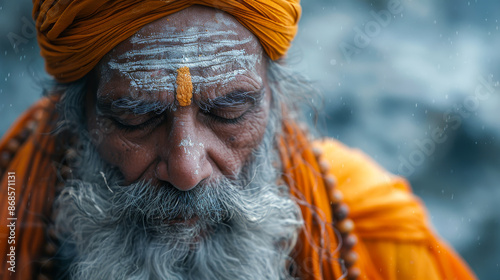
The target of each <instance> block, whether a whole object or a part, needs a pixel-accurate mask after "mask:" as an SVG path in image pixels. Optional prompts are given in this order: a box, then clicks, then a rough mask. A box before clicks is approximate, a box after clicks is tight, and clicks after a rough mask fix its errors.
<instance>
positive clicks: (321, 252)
mask: <svg viewBox="0 0 500 280" xmlns="http://www.w3.org/2000/svg"><path fill="white" fill-rule="evenodd" d="M54 107H55V106H54V102H53V101H51V100H48V99H46V98H44V99H42V100H41V101H39V102H38V103H37V104H36V105H35V106H33V107H32V108H31V109H29V110H28V112H27V113H25V115H24V116H23V117H21V119H20V120H19V121H18V122H17V123H16V124H15V125H14V126H13V128H12V129H11V130H10V131H9V132H8V133H7V134H6V135H5V137H4V139H2V141H0V153H2V152H4V151H5V149H6V146H7V143H8V141H9V140H10V139H12V138H15V137H16V135H18V134H19V133H20V131H21V130H23V128H24V127H25V126H26V124H27V123H28V122H29V121H30V120H31V119H33V118H34V115H37V114H39V113H40V112H41V113H42V115H41V118H40V120H39V121H38V127H37V129H36V130H35V132H33V133H32V135H31V136H30V137H29V138H28V139H27V140H26V141H25V142H24V143H23V145H22V146H21V147H20V148H19V149H18V151H17V153H16V154H15V155H14V157H13V158H12V160H11V162H10V163H9V165H8V167H7V168H6V169H5V170H4V171H5V173H4V174H0V175H1V182H2V189H1V190H0V199H1V200H2V201H7V197H6V196H7V191H6V188H5V186H7V182H6V180H7V176H6V175H7V172H9V171H10V172H15V173H16V197H17V202H16V205H17V212H16V217H17V219H18V220H17V221H18V227H17V228H16V250H17V251H16V273H14V274H13V275H11V277H10V278H12V279H31V278H33V277H34V276H36V275H37V274H38V272H39V271H37V269H38V268H37V266H36V263H35V260H36V259H37V258H38V256H39V253H40V251H41V248H42V246H43V245H44V240H45V239H44V238H45V234H44V226H45V225H44V223H43V221H44V219H46V217H49V216H50V208H51V206H52V202H53V199H54V195H55V193H54V192H55V186H56V184H57V177H56V170H57V168H56V167H57V164H56V162H57V160H58V159H57V158H54V154H57V153H56V152H54V151H55V149H56V146H57V145H56V144H55V142H56V139H55V138H54V137H53V136H52V135H51V134H48V132H50V131H52V130H53V129H54V127H55V123H54V120H55V114H54V110H55V109H54ZM283 129H284V133H283V135H282V137H281V139H280V144H279V151H280V156H281V161H282V164H283V172H284V175H283V178H284V180H285V181H286V182H287V184H288V185H289V186H290V190H291V193H292V194H293V196H294V197H295V200H296V201H297V203H299V206H300V208H301V211H302V215H303V218H304V222H305V227H304V229H303V230H302V232H301V234H300V237H299V241H298V244H297V246H296V248H295V249H294V252H293V258H294V261H295V264H296V267H297V268H298V271H297V274H298V275H299V276H300V278H301V279H314V280H316V279H328V280H330V279H340V278H341V277H342V269H341V267H340V264H339V261H338V252H337V247H338V241H337V239H336V236H335V234H334V231H333V227H332V226H331V221H332V218H331V214H332V213H331V210H330V205H329V201H328V196H327V195H326V189H325V186H324V183H323V179H322V176H323V175H322V173H321V172H320V171H319V170H320V169H319V166H318V162H317V159H316V157H315V156H314V154H313V152H312V147H317V148H319V149H321V150H322V151H323V153H322V154H323V155H322V156H321V159H322V160H325V161H327V162H328V163H330V169H329V170H328V172H327V173H328V174H329V175H333V176H335V177H336V178H337V180H338V184H337V188H338V189H340V190H341V191H342V192H343V194H344V202H345V203H346V204H347V205H348V206H349V208H350V218H351V219H352V220H353V221H354V223H355V229H354V233H355V234H356V235H357V236H358V238H359V243H358V244H357V245H356V246H355V247H354V250H355V251H356V252H357V253H358V254H359V256H360V259H359V260H358V262H357V264H356V266H357V267H359V268H360V270H361V273H362V274H361V278H360V279H381V280H382V279H383V280H395V279H430V280H438V279H458V280H469V279H475V276H474V274H473V273H472V272H471V271H470V270H469V268H468V267H467V265H466V264H465V263H463V261H462V260H461V259H460V257H459V256H458V255H456V253H454V252H453V250H452V249H451V248H449V247H448V246H447V245H446V244H445V243H444V242H442V241H441V240H440V239H439V238H438V237H436V235H435V234H434V233H433V232H432V230H431V229H430V225H429V224H428V223H427V219H426V214H425V211H424V208H423V206H422V204H421V202H420V201H419V200H418V199H417V198H415V197H414V196H413V195H412V194H411V191H410V188H409V186H408V184H407V182H406V181H405V180H403V179H401V178H398V177H394V176H393V175H390V174H388V173H387V172H385V171H384V170H382V169H381V168H379V167H378V166H377V165H376V164H374V163H373V162H372V161H371V160H370V159H368V158H367V157H366V156H364V155H363V154H362V153H360V152H358V151H353V150H350V149H349V148H347V147H345V146H343V145H342V144H340V143H339V142H337V141H334V140H331V139H328V140H324V141H315V142H312V143H311V142H310V141H309V140H308V139H307V138H306V136H305V135H304V134H303V133H302V132H301V130H300V129H298V127H297V126H296V125H295V124H294V123H293V122H287V121H285V122H284V123H283ZM4 205H5V204H4ZM8 217H10V216H9V214H8V212H7V207H6V206H4V207H3V208H2V209H0V219H1V220H2V221H6V220H7V218H8ZM8 234H9V233H8V231H7V229H6V227H2V229H1V231H0V246H1V247H0V254H1V255H0V261H2V264H1V269H0V278H1V279H8V276H9V272H8V270H7V267H8V263H7V259H6V258H7V253H8V252H9V247H8V243H7V238H8Z"/></svg>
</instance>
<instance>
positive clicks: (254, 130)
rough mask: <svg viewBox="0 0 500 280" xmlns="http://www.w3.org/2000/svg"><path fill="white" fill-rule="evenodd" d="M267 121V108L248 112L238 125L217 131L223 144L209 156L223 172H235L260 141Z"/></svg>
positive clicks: (248, 157) (227, 173)
mask: <svg viewBox="0 0 500 280" xmlns="http://www.w3.org/2000/svg"><path fill="white" fill-rule="evenodd" d="M267 122H268V112H267V108H260V109H257V110H256V111H255V112H253V113H251V114H249V116H248V118H247V119H246V120H245V121H244V122H243V123H242V124H241V125H240V126H237V127H234V128H227V129H225V130H224V131H223V132H218V133H217V134H218V137H219V139H220V140H221V141H222V142H224V144H220V147H221V148H219V149H217V151H218V152H217V153H216V154H215V153H214V154H212V155H211V158H212V159H214V161H216V162H217V163H218V164H217V165H218V167H219V168H220V169H221V172H222V173H223V174H225V175H229V174H235V172H236V173H238V172H239V171H240V170H241V168H243V166H244V165H245V164H246V163H247V162H248V160H249V159H250V156H251V153H252V152H253V151H254V150H255V149H257V148H258V146H259V145H260V143H261V142H262V138H263V137H264V134H265V131H266V125H267Z"/></svg>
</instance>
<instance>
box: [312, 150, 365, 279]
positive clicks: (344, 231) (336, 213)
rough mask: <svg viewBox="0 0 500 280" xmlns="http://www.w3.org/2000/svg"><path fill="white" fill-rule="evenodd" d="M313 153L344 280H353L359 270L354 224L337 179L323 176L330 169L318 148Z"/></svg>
mask: <svg viewBox="0 0 500 280" xmlns="http://www.w3.org/2000/svg"><path fill="white" fill-rule="evenodd" d="M313 153H314V155H315V157H316V160H317V161H318V163H319V167H320V170H321V173H322V178H323V180H324V183H325V186H326V187H327V189H328V190H327V192H328V199H329V200H330V206H331V208H332V216H333V217H332V218H333V226H334V228H335V229H336V232H338V233H340V236H339V242H340V244H341V248H340V258H341V264H342V265H343V266H345V268H346V270H347V271H346V272H344V275H346V279H349V280H355V279H357V278H358V277H359V276H360V274H361V270H360V269H359V268H358V267H356V266H355V264H356V262H357V260H358V258H359V256H358V254H357V253H356V252H355V251H354V250H353V247H354V246H355V245H356V244H357V243H358V237H357V236H356V235H355V234H354V233H353V230H354V222H353V220H351V219H349V218H348V216H349V207H348V206H347V204H346V203H344V202H342V200H343V198H344V196H343V194H342V192H341V191H340V190H338V189H337V188H335V186H336V185H337V179H336V178H335V177H334V176H332V175H325V174H327V173H328V170H329V169H330V165H329V164H328V162H326V161H324V160H322V159H321V156H322V151H321V150H320V149H318V148H313Z"/></svg>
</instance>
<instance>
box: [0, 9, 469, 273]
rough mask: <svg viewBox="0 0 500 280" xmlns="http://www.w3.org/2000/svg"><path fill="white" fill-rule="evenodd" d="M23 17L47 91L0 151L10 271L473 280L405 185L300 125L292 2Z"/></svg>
mask: <svg viewBox="0 0 500 280" xmlns="http://www.w3.org/2000/svg"><path fill="white" fill-rule="evenodd" d="M33 15H34V17H35V20H36V23H37V28H38V39H39V43H40V46H41V49H42V56H43V57H44V58H45V59H46V66H47V71H48V72H49V73H50V74H52V75H53V76H54V78H55V79H56V81H57V82H58V83H57V84H56V85H51V87H50V89H49V90H48V92H47V97H45V98H44V99H42V100H41V101H40V102H38V103H37V104H36V105H35V106H33V107H32V108H31V109H30V110H29V111H28V112H27V113H26V114H25V115H24V116H23V117H21V119H20V120H19V121H18V123H17V124H16V125H15V126H13V128H12V129H11V130H10V131H9V132H8V133H7V134H6V136H5V137H4V139H3V140H2V142H1V143H0V151H1V152H2V154H1V156H2V162H1V164H2V165H1V168H2V170H1V171H2V174H3V179H2V184H3V186H7V185H8V186H9V189H8V190H7V188H3V189H2V192H1V195H2V199H4V201H9V207H7V206H5V207H3V208H4V209H2V210H1V211H2V212H1V213H2V219H3V220H4V221H5V220H9V221H13V223H14V226H13V227H12V228H7V229H5V228H4V229H3V231H2V244H3V246H4V251H5V253H4V254H3V258H4V259H3V260H4V261H3V262H2V264H3V267H4V269H2V271H1V272H0V273H2V274H3V275H4V276H5V277H8V276H10V277H12V278H17V279H28V278H36V277H42V278H43V277H45V278H70V279H292V278H293V279H296V278H298V279H341V278H345V277H347V278H348V279H356V278H360V279H363V278H364V279H473V278H474V276H473V274H472V273H471V272H470V271H469V270H468V268H467V266H466V265H465V264H464V263H463V262H462V261H461V260H460V259H459V257H458V256H456V255H455V253H454V252H453V251H452V250H451V249H450V248H448V247H447V246H446V245H445V244H443V243H442V242H441V241H439V240H438V239H437V238H436V237H435V235H434V234H433V233H432V231H431V230H430V229H429V225H428V223H427V221H426V218H425V213H424V210H423V208H422V206H421V205H420V203H419V201H418V200H417V199H416V198H415V197H413V196H412V195H411V193H410V190H409V187H408V186H407V183H406V182H405V181H404V180H403V179H401V178H397V177H394V176H392V175H390V174H388V173H387V172H385V171H383V170H381V169H380V168H379V167H377V166H376V165H375V164H374V163H372V162H371V161H370V160H368V159H367V158H366V157H365V156H364V155H362V154H361V153H360V152H357V151H352V150H349V149H348V148H346V147H344V146H343V145H341V144H340V143H338V142H335V141H333V140H329V139H324V140H313V139H312V136H311V135H308V133H307V132H305V131H304V129H301V128H299V127H300V126H299V125H297V124H298V123H299V121H300V116H301V114H300V111H299V110H298V109H297V106H296V104H297V103H298V102H300V100H304V99H305V98H307V94H308V91H309V87H308V85H307V83H306V82H305V80H304V79H302V78H301V77H300V76H299V75H297V74H295V73H293V72H292V71H290V70H289V69H287V68H286V67H285V66H284V63H283V61H282V60H278V59H279V58H281V57H282V56H283V55H284V54H285V53H286V50H287V48H288V46H289V44H290V41H291V40H292V39H293V36H294V34H295V31H296V24H297V21H298V18H299V15H300V6H299V5H298V3H297V2H296V1H293V0H267V1H257V0H221V1H201V0H200V1H188V0H186V1H183V0H180V1H157V0H151V1H143V0H136V1H105V0H100V1H95V0H84V1H78V2H77V1H70V0H67V1H64V0H61V1H57V2H53V1H34V13H33ZM10 201H13V203H10ZM349 209H350V210H349ZM9 240H14V242H13V243H11V242H10V241H9ZM8 244H11V245H8Z"/></svg>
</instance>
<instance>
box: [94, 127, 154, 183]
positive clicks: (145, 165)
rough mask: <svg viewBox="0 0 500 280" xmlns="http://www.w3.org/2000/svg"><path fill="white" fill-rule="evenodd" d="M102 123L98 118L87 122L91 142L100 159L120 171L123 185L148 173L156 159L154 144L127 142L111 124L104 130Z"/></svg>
mask: <svg viewBox="0 0 500 280" xmlns="http://www.w3.org/2000/svg"><path fill="white" fill-rule="evenodd" d="M102 123H103V121H102V120H100V119H99V118H97V119H96V121H94V122H89V131H90V132H91V135H92V142H93V143H94V145H95V146H96V148H97V151H98V152H99V155H100V156H101V158H102V159H103V160H104V161H106V162H107V163H109V164H110V165H112V166H115V167H117V168H118V169H119V170H120V172H121V173H122V175H123V176H124V179H125V183H132V182H134V181H135V180H137V179H138V178H140V177H141V176H143V174H144V173H147V172H148V171H150V168H149V167H150V166H151V162H152V161H153V160H154V159H155V158H156V157H155V155H154V152H153V151H154V148H153V147H154V144H152V143H138V142H134V141H131V140H128V139H127V138H125V137H124V136H123V133H122V132H121V131H119V129H118V128H116V127H115V126H113V125H112V124H111V125H109V126H107V127H106V128H105V129H104V127H103V126H102V125H101V124H102ZM150 172H152V171H150Z"/></svg>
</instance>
